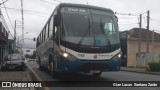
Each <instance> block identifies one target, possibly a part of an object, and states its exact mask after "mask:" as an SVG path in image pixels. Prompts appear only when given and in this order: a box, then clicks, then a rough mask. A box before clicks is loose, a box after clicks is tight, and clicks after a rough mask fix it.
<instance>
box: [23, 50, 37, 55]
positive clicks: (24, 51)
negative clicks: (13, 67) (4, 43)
mask: <svg viewBox="0 0 160 90" xmlns="http://www.w3.org/2000/svg"><path fill="white" fill-rule="evenodd" d="M33 51H35V49H23V55H26V54H28V55H32V54H33Z"/></svg>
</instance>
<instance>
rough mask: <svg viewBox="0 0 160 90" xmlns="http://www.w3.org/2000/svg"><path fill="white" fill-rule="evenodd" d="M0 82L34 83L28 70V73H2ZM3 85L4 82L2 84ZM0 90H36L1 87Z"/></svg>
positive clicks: (34, 89)
mask: <svg viewBox="0 0 160 90" xmlns="http://www.w3.org/2000/svg"><path fill="white" fill-rule="evenodd" d="M0 81H32V77H31V76H30V74H29V72H28V70H26V71H0ZM1 83H2V82H1ZM0 90H36V88H33V87H32V88H31V87H25V88H22V87H10V88H9V87H0Z"/></svg>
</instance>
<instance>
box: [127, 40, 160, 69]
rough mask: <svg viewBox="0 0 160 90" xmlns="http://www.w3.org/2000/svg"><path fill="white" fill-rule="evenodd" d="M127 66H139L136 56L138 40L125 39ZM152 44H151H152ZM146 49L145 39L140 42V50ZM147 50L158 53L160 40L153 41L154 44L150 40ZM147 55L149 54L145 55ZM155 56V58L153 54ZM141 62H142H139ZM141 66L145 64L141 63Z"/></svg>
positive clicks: (144, 50)
mask: <svg viewBox="0 0 160 90" xmlns="http://www.w3.org/2000/svg"><path fill="white" fill-rule="evenodd" d="M127 45H128V47H127V55H128V56H127V67H141V66H140V65H139V64H138V65H137V62H138V61H137V59H138V58H137V56H138V40H128V41H127ZM152 45H153V46H152ZM146 51H147V43H146V41H142V42H141V52H146ZM149 52H150V53H152V52H154V54H160V41H155V42H154V44H153V43H152V41H150V43H149ZM148 55H149V54H148ZM145 57H148V58H149V56H145ZM155 58H157V57H156V56H155ZM141 63H142V62H141ZM141 65H142V67H144V66H145V65H143V64H141Z"/></svg>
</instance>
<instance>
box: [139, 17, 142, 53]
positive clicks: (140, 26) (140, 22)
mask: <svg viewBox="0 0 160 90" xmlns="http://www.w3.org/2000/svg"><path fill="white" fill-rule="evenodd" d="M139 17H140V21H139V43H138V54H139V55H140V53H141V28H142V14H140V15H139Z"/></svg>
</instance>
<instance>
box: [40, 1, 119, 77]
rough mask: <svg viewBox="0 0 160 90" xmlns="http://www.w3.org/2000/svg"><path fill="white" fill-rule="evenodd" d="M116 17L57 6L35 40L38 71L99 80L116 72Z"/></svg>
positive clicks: (103, 11) (83, 8)
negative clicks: (80, 74)
mask: <svg viewBox="0 0 160 90" xmlns="http://www.w3.org/2000/svg"><path fill="white" fill-rule="evenodd" d="M117 21H118V20H117V17H116V16H115V14H114V12H113V11H112V10H110V9H106V8H102V7H96V6H89V5H80V4H67V3H61V4H59V5H58V6H57V7H56V8H55V10H54V12H53V13H52V15H51V16H50V18H49V19H48V21H47V23H46V24H45V26H44V28H43V29H42V31H41V32H40V34H39V36H38V37H37V60H38V64H39V68H40V69H43V68H47V69H48V70H49V71H50V73H51V74H52V75H55V74H56V72H85V73H92V75H95V76H99V75H101V73H102V72H104V71H118V70H120V65H121V60H120V57H121V49H120V40H119V29H118V23H117Z"/></svg>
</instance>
